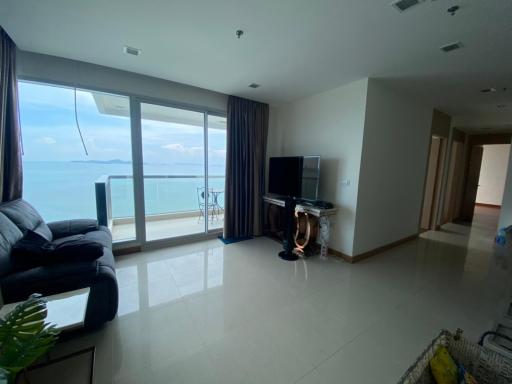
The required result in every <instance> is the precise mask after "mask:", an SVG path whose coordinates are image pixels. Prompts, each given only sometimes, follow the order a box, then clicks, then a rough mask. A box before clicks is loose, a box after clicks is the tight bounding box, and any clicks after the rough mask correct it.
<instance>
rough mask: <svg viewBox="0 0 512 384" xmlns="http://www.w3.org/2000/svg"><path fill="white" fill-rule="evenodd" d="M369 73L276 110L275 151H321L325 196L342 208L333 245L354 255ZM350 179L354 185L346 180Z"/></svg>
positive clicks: (271, 146) (322, 192) (272, 153)
mask: <svg viewBox="0 0 512 384" xmlns="http://www.w3.org/2000/svg"><path fill="white" fill-rule="evenodd" d="M367 84H368V79H364V80H359V81H356V82H354V83H351V84H348V85H345V86H343V87H339V88H336V89H333V90H331V91H327V92H323V93H320V94H317V95H314V96H311V97H308V98H305V99H302V100H298V101H295V102H292V103H288V104H285V105H282V106H280V107H279V108H273V109H272V110H271V118H270V129H269V139H268V154H269V156H278V155H290V156H293V155H317V154H318V155H321V157H322V159H321V169H320V188H319V198H320V199H322V200H327V201H331V202H333V203H334V204H336V206H337V207H338V208H339V213H338V214H337V215H336V217H335V218H334V220H333V224H334V225H333V228H332V231H331V243H330V246H331V247H332V248H334V249H336V250H338V251H340V252H343V253H344V254H347V255H352V248H353V240H354V227H355V219H356V204H357V192H358V184H359V168H360V163H361V150H362V143H363V130H364V115H365V106H366V90H367ZM341 180H349V181H350V185H348V186H344V185H341Z"/></svg>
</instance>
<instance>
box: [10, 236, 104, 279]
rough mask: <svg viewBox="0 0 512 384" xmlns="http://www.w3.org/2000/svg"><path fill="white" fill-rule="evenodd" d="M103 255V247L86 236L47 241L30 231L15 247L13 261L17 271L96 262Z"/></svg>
mask: <svg viewBox="0 0 512 384" xmlns="http://www.w3.org/2000/svg"><path fill="white" fill-rule="evenodd" d="M102 255H103V245H101V244H100V243H97V242H94V241H90V240H87V239H85V236H84V235H75V236H68V237H64V238H61V239H58V240H56V241H53V242H50V241H47V240H46V239H45V238H44V237H42V236H40V235H39V234H38V233H36V232H34V231H30V230H28V231H27V232H26V233H25V235H24V236H23V238H21V239H20V240H19V241H18V242H17V243H16V244H15V245H14V246H13V247H12V252H11V260H12V263H13V264H14V265H15V269H16V270H27V269H30V268H34V267H37V266H41V265H51V264H57V263H67V262H86V261H94V260H96V259H97V258H99V257H100V256H102Z"/></svg>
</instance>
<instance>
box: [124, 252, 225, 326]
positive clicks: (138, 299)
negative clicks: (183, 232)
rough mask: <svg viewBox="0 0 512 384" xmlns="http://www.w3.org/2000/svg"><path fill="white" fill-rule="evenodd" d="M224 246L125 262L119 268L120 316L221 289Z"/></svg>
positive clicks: (131, 259)
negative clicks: (140, 261)
mask: <svg viewBox="0 0 512 384" xmlns="http://www.w3.org/2000/svg"><path fill="white" fill-rule="evenodd" d="M223 250H224V249H223V247H218V248H210V249H206V250H201V251H196V252H193V253H189V254H186V255H170V256H168V257H162V255H161V252H160V253H159V254H158V256H157V258H158V259H156V260H153V261H149V262H148V261H144V262H142V263H137V260H136V258H130V260H127V262H128V263H131V264H128V265H125V263H123V262H122V261H121V262H120V263H118V266H117V268H116V273H117V280H118V284H119V310H118V316H123V315H127V314H129V313H133V312H137V311H140V310H141V309H145V308H148V307H154V306H157V305H161V304H164V303H169V302H172V301H175V300H177V299H180V298H182V297H185V296H189V295H193V294H197V293H200V292H203V291H206V290H208V289H211V288H215V287H219V286H221V285H222V284H223V282H224V253H223Z"/></svg>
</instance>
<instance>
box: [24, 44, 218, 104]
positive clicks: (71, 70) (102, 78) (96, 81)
mask: <svg viewBox="0 0 512 384" xmlns="http://www.w3.org/2000/svg"><path fill="white" fill-rule="evenodd" d="M127 59H129V58H128V57H127ZM17 71H18V76H20V77H22V78H25V79H29V80H35V81H52V82H56V83H60V84H64V85H70V86H77V87H83V88H88V87H90V88H93V89H96V90H103V91H107V92H108V91H110V92H119V93H123V94H128V95H136V96H142V97H148V98H155V99H161V100H165V101H170V102H174V103H176V104H180V105H183V106H192V107H202V108H205V109H207V110H210V111H215V112H221V113H225V112H226V110H227V95H224V94H222V93H218V92H213V91H209V90H206V89H202V88H197V87H192V86H190V85H186V84H180V83H175V82H172V81H168V80H163V79H158V78H156V77H151V76H145V75H139V74H136V73H132V72H127V71H122V70H119V69H114V68H109V67H103V66H100V65H95V64H90V63H85V62H82V61H75V60H69V59H64V58H60V57H55V56H48V55H42V54H38V53H32V52H25V51H18V54H17Z"/></svg>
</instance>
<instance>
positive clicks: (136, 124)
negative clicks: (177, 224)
mask: <svg viewBox="0 0 512 384" xmlns="http://www.w3.org/2000/svg"><path fill="white" fill-rule="evenodd" d="M17 81H25V82H34V83H38V84H46V85H53V86H57V87H66V88H77V89H81V90H84V91H91V92H102V93H109V94H113V95H118V96H124V97H127V98H128V99H129V105H130V111H129V114H130V134H131V151H132V175H133V199H134V211H135V212H134V213H135V215H134V216H135V238H134V239H128V240H122V241H119V242H115V243H114V244H113V247H114V249H119V250H123V249H132V248H133V247H140V248H141V249H147V248H158V247H162V246H166V245H174V244H183V243H186V242H190V241H194V240H205V239H208V238H212V237H214V236H215V235H217V234H219V233H222V228H219V229H214V230H207V225H208V221H207V220H206V222H205V231H204V232H203V233H200V234H194V235H188V236H181V237H175V238H169V239H163V240H153V241H147V239H146V229H145V223H144V220H145V207H144V178H143V177H144V173H143V162H142V161H143V157H142V129H141V128H142V124H141V104H142V103H148V104H155V105H160V106H164V107H170V108H179V109H185V110H189V111H194V112H200V113H203V115H204V123H203V131H204V135H205V143H204V154H203V156H204V158H205V180H206V185H207V183H208V168H207V167H208V116H210V115H211V116H220V117H226V116H227V113H226V111H223V110H220V109H213V108H208V107H204V106H200V105H194V104H186V103H178V102H172V101H168V100H165V99H160V98H152V97H145V96H139V95H136V94H133V93H130V92H126V91H124V90H120V89H112V88H108V87H106V88H103V87H100V86H97V85H91V84H87V82H85V83H83V82H66V81H58V80H54V79H49V78H45V77H31V76H20V75H18V76H17ZM207 214H208V212H207Z"/></svg>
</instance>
